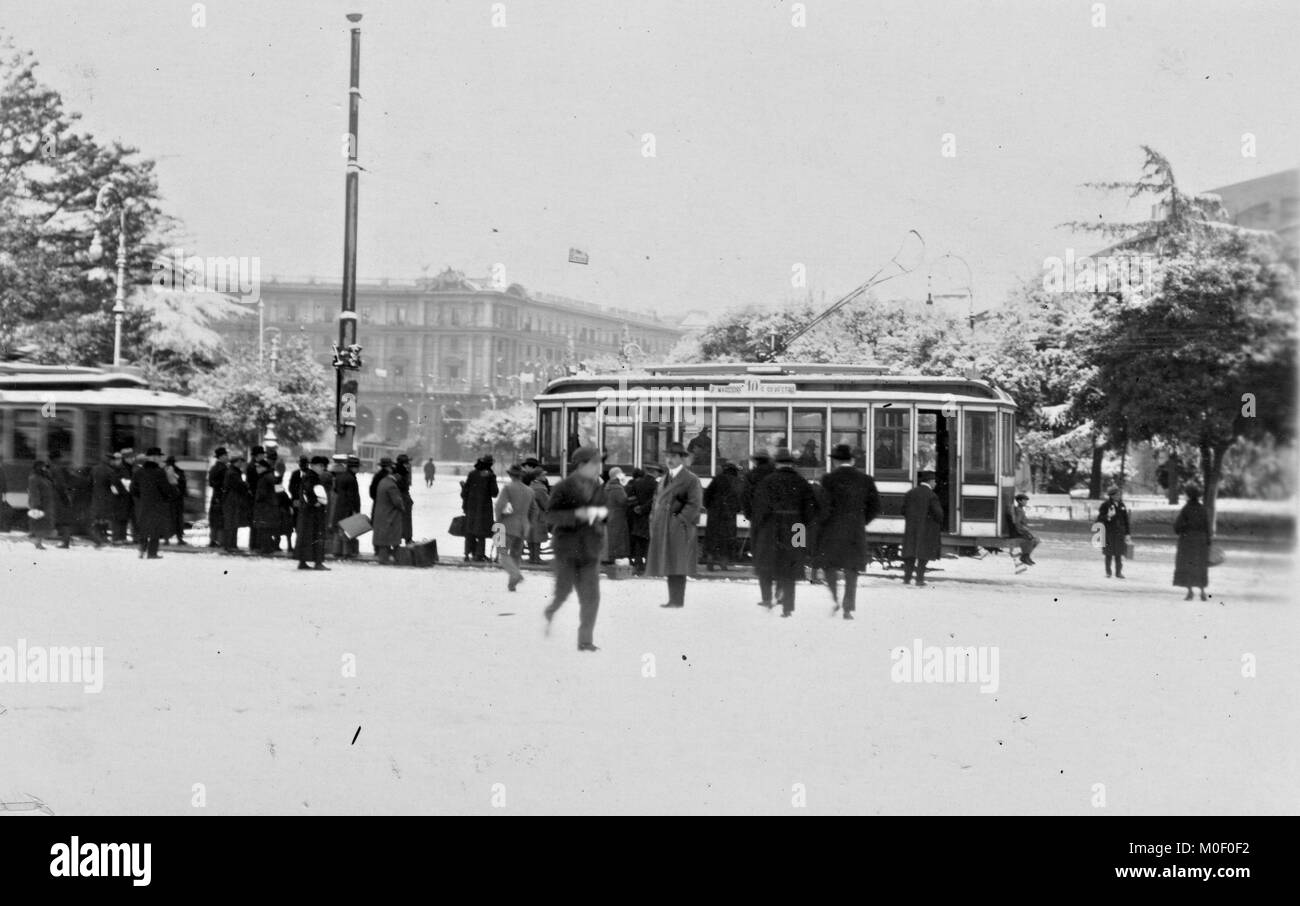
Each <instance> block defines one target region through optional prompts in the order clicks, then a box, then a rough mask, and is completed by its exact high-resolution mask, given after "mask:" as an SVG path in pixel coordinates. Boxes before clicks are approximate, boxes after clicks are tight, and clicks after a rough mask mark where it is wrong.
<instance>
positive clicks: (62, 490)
mask: <svg viewBox="0 0 1300 906" xmlns="http://www.w3.org/2000/svg"><path fill="white" fill-rule="evenodd" d="M50 482H51V483H52V484H53V485H54V499H55V501H56V502H57V504H58V506H56V507H55V513H54V527H55V528H56V529H57V530H58V532H59V547H61V548H64V549H67V548H69V547H71V546H72V517H73V512H72V491H73V478H72V472H71V471H70V470H69V469H68V466H67V464H66V463H65V462H64V461H63V454H62V453H60V452H59V451H58V450H51V451H50Z"/></svg>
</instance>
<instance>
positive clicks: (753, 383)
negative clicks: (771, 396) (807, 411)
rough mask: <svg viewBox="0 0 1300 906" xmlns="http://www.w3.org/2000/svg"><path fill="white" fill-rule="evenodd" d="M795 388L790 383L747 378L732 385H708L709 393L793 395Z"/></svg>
mask: <svg viewBox="0 0 1300 906" xmlns="http://www.w3.org/2000/svg"><path fill="white" fill-rule="evenodd" d="M797 389H798V388H797V387H796V385H794V384H791V383H780V382H777V381H760V380H758V379H757V378H747V379H745V380H743V381H737V382H736V383H734V384H710V385H709V392H710V393H791V394H792V393H795V392H797Z"/></svg>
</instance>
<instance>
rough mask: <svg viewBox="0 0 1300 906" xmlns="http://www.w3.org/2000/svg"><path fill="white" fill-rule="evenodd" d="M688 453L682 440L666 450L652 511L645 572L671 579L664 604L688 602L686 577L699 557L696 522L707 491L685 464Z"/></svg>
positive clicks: (662, 605)
mask: <svg viewBox="0 0 1300 906" xmlns="http://www.w3.org/2000/svg"><path fill="white" fill-rule="evenodd" d="M689 457H690V454H689V453H687V452H686V448H685V447H683V446H682V445H681V444H680V443H679V442H677V441H673V442H672V443H670V444H669V445H668V450H667V451H666V452H665V453H664V461H665V462H666V463H667V464H668V474H667V475H665V476H664V479H663V482H662V483H661V484H660V485H659V491H658V493H656V494H655V502H654V509H652V510H651V511H650V550H649V552H648V555H647V557H646V575H648V576H665V577H667V579H668V603H666V604H661V605H659V606H661V607H672V608H679V607H685V606H686V577H687V576H694V575H695V569H696V566H698V564H699V560H700V551H699V539H698V538H697V537H696V526H697V525H698V523H699V521H700V510H701V508H702V507H703V506H704V491H703V490H702V489H701V487H700V479H699V478H698V477H696V475H695V473H694V472H692V471H691V470H690V469H688V468H686V462H687V460H688V459H689Z"/></svg>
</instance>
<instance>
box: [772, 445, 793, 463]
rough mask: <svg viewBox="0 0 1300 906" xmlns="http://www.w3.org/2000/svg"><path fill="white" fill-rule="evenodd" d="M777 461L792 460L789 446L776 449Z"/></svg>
mask: <svg viewBox="0 0 1300 906" xmlns="http://www.w3.org/2000/svg"><path fill="white" fill-rule="evenodd" d="M776 461H777V462H794V454H793V453H791V452H790V448H789V447H781V448H780V449H778V450H777V451H776Z"/></svg>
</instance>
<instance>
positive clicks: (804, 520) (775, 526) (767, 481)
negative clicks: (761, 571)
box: [752, 469, 817, 579]
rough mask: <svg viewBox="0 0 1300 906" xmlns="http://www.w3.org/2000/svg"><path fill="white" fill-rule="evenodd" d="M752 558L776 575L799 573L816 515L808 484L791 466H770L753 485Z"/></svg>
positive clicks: (798, 575)
mask: <svg viewBox="0 0 1300 906" xmlns="http://www.w3.org/2000/svg"><path fill="white" fill-rule="evenodd" d="M752 506H753V510H754V523H753V527H754V528H753V530H754V561H755V563H759V564H762V565H763V566H764V568H765V569H766V570H767V571H769V572H770V573H771V574H772V576H773V577H775V578H777V579H798V578H801V577H802V576H803V568H804V563H805V562H806V561H807V559H808V545H809V529H810V528H811V526H812V525H813V523H814V521H815V519H816V517H817V503H816V499H815V498H814V496H813V490H812V485H810V484H809V483H808V480H807V479H806V478H804V477H803V476H802V475H800V474H799V473H798V472H796V471H795V470H794V469H774V470H773V471H772V472H771V474H769V475H768V476H767V477H765V478H764V479H763V480H762V481H761V482H759V484H758V487H756V488H755V489H754V497H753V500H752Z"/></svg>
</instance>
